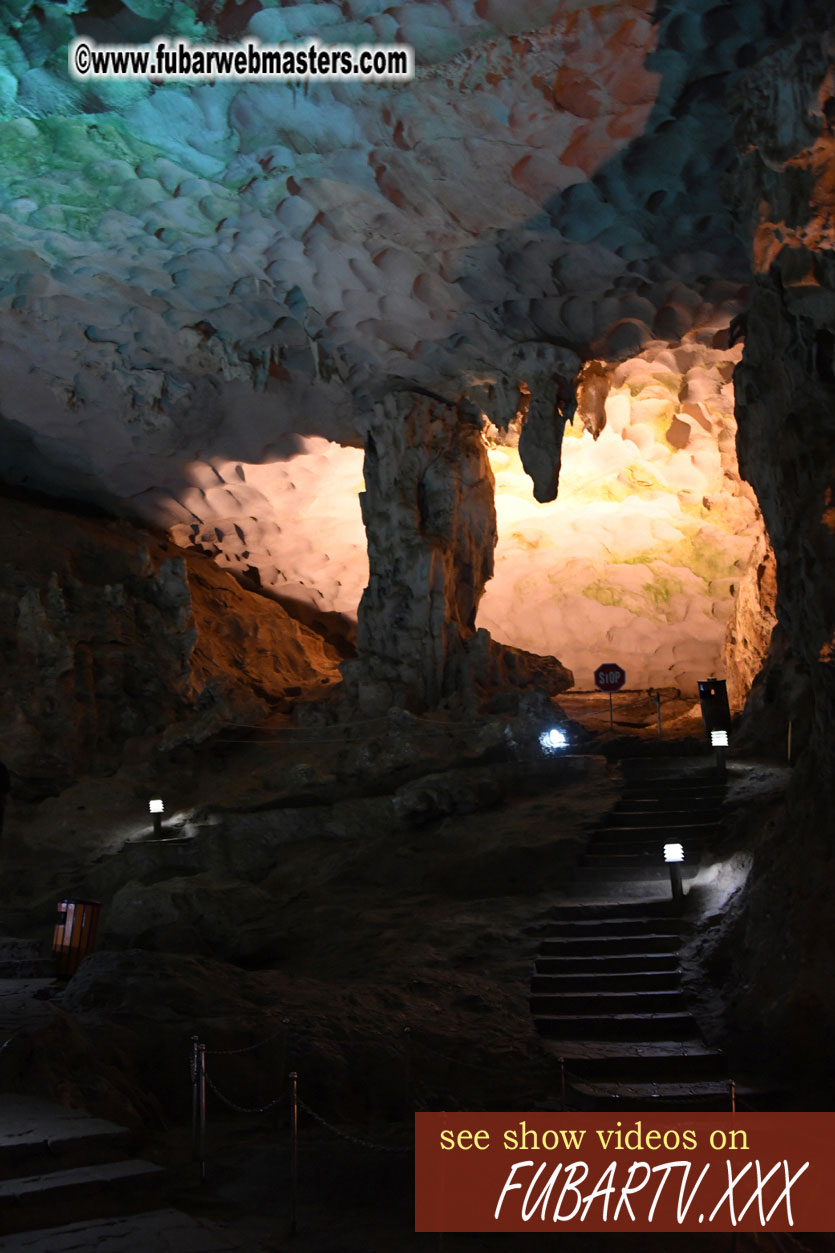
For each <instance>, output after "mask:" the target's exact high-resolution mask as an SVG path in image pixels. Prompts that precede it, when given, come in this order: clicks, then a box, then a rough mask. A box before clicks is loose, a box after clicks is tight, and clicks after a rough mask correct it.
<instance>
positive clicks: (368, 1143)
mask: <svg viewBox="0 0 835 1253" xmlns="http://www.w3.org/2000/svg"><path fill="white" fill-rule="evenodd" d="M297 1099H298V1102H299V1107H300V1109H303V1110H304V1112H305V1113H306V1114H309V1115H310V1117H311V1118H313V1119H314V1120H315V1121H316V1122H318V1123H319V1124H320V1126H322V1127H325V1128H326V1130H328V1131H330V1132H332V1134H333V1135H335V1136H339V1138H340V1140H347V1141H348V1143H349V1144H356V1145H359V1147H360V1148H362V1149H373V1150H375V1151H376V1152H378V1153H413V1152H414V1145H413V1144H377V1143H375V1142H374V1141H373V1140H364V1139H363V1138H362V1137H361V1136H355V1135H351V1133H350V1132H348V1131H342V1130H340V1128H339V1127H334V1125H333V1123H329V1122H328V1121H327V1119H325V1118H323V1117H322V1115H321V1114H317V1113H316V1110H315V1109H311V1108H310V1106H309V1105H308V1104H307V1102H306V1101H303V1100H302V1098H301V1097H298V1098H297Z"/></svg>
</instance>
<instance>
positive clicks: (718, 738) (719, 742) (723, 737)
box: [710, 731, 728, 748]
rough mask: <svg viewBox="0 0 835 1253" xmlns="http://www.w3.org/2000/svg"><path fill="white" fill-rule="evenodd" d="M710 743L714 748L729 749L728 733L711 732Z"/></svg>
mask: <svg viewBox="0 0 835 1253" xmlns="http://www.w3.org/2000/svg"><path fill="white" fill-rule="evenodd" d="M710 742H711V744H712V745H713V747H714V748H727V747H728V733H727V731H711V733H710Z"/></svg>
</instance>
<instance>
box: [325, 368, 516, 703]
mask: <svg viewBox="0 0 835 1253" xmlns="http://www.w3.org/2000/svg"><path fill="white" fill-rule="evenodd" d="M493 492H494V482H493V472H492V470H491V469H490V463H489V461H488V458H487V448H486V445H485V443H484V440H483V438H482V434H481V421H480V418H479V416H478V414H477V413H476V412H475V411H474V410H472V409H471V408H469V407H465V406H454V405H450V404H445V403H443V402H442V401H440V400H437V399H434V398H431V397H429V396H424V395H420V394H414V393H407V392H402V393H399V394H397V395H394V396H390V397H388V398H387V399H386V401H385V402H384V403H383V404H379V405H377V406H376V408H375V411H374V413H373V416H372V419H371V421H370V423H369V427H368V431H367V436H366V446H365V491H364V492H363V493H362V495H361V496H360V503H361V506H362V517H363V522H364V523H365V530H366V534H367V536H368V559H369V568H370V575H369V583H368V587H367V588H366V589H365V592H364V593H363V597H362V600H361V602H360V606H359V615H358V617H359V624H358V643H359V654H360V656H359V662H358V663H354V664H353V665H352V666H349V674H348V675H346V677H355V678H356V679H357V681H358V683H359V698H360V702H361V705H362V707H363V708H364V709H366V710H368V709H370V708H372V707H373V708H377V707H380V708H385V707H387V706H388V705H389V704H391V703H392V701H394V702H395V703H403V704H405V705H406V706H407V707H411V708H414V709H423V708H431V707H433V706H435V705H437V704H439V703H440V701H441V700H442V699H443V698H444V697H445V696H447V695H449V694H451V693H452V691H453V688H454V687H455V685H456V683H457V682H458V681H459V680H460V660H461V657H462V655H463V652H464V651H465V646H466V642H467V641H468V640H470V639H472V638H473V636H474V635H475V633H476V629H475V618H476V610H477V608H478V602H479V600H480V598H481V594H482V592H483V591H484V585H485V583H486V582H487V580H488V579H489V578H490V576H491V575H492V573H493V550H494V548H495V545H496V538H497V535H496V510H495V504H494V495H493Z"/></svg>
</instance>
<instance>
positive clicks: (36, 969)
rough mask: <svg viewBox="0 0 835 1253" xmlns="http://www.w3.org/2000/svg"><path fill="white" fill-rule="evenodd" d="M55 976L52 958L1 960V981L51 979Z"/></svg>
mask: <svg viewBox="0 0 835 1253" xmlns="http://www.w3.org/2000/svg"><path fill="white" fill-rule="evenodd" d="M54 974H55V960H54V958H52V957H27V958H7V959H3V958H0V979H50V978H52V977H53V976H54Z"/></svg>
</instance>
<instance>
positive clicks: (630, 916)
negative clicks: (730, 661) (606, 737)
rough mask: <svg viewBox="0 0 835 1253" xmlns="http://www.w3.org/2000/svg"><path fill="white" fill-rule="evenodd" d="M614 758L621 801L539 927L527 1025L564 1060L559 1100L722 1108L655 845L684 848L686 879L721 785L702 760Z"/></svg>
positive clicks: (715, 811)
mask: <svg viewBox="0 0 835 1253" xmlns="http://www.w3.org/2000/svg"><path fill="white" fill-rule="evenodd" d="M621 765H622V769H623V773H624V776H625V786H624V790H623V794H622V797H621V799H620V800H619V801H618V803H617V804H616V806H615V808H614V809H613V810H612V811H611V813H610V814H608V815H607V816H606V818H605V819H604V820H603V823H602V824H601V825H600V826H599V827H598V828H597V830H596V831H595V832H594V833H593V835H592V838H591V839H590V841H589V844H588V846H587V849H586V852H585V854H584V856H583V858H582V860H581V864H580V865H579V866H578V868H577V872H576V877H575V881H574V885H573V891H574V894H576V895H577V896H578V897H579V898H581V899H578V901H577V904H570V905H563V906H559V907H556V908H555V909H553V910H552V911H551V912H550V914H549V916H548V917H547V918H546V919H545V920H544V921H543V923H542V925H541V929H540V937H541V939H540V946H539V952H538V955H537V958H536V962H535V967H534V974H533V977H532V980H531V998H530V1000H531V1010H532V1012H533V1015H534V1021H535V1024H536V1028H537V1030H538V1031H539V1032H540V1034H541V1035H543V1036H545V1037H547V1038H548V1039H549V1040H552V1041H554V1046H553V1047H554V1050H555V1052H557V1053H558V1055H559V1056H560V1057H561V1058H562V1059H563V1066H564V1071H565V1083H566V1097H567V1103H569V1104H572V1105H574V1106H576V1107H579V1108H583V1107H585V1108H590V1109H603V1108H616V1109H648V1108H654V1107H665V1108H669V1109H717V1110H723V1109H724V1110H726V1109H728V1108H729V1103H730V1083H729V1078H728V1074H727V1069H726V1065H725V1060H724V1057H723V1055H722V1054H721V1053H719V1052H717V1051H715V1050H712V1049H710V1048H709V1047H707V1045H706V1044H705V1042H704V1040H703V1039H702V1037H701V1035H700V1032H699V1028H698V1024H697V1023H696V1021H695V1019H694V1018H693V1017H692V1015H691V1013H690V1011H689V1009H688V1007H687V1004H686V1001H685V998H684V996H683V993H682V989H681V969H680V956H679V954H680V949H681V945H682V941H683V938H684V937H686V934H687V931H688V923H687V921H686V914H683V913H682V911H681V910H680V909H679V908H678V907H677V906H675V905H674V903H673V900H672V893H671V890H670V882H669V870H668V868H667V866H666V865H665V864H664V853H663V845H664V844H665V843H668V842H676V843H680V844H681V845H682V846H683V850H684V863H683V877H684V882H685V885H686V884H687V882H688V881H689V880H690V879H692V878H693V877H694V875H695V873H696V871H697V869H698V865H699V860H700V858H701V853H702V848H703V844H704V841H705V840H706V839H709V838H710V837H711V836H713V835H714V834H715V833H716V831H717V830H718V827H719V824H720V815H721V804H722V798H723V794H724V786H720V785H718V784H717V783H716V781H715V779H714V777H713V771H712V769H711V767H710V765H707V764H706V765H694V764H693V763H685V762H684V761H683V760H682V759H669V758H668V759H666V760H664V761H660V760H658V759H646V758H640V759H629V760H626V761H624V762H622V763H621Z"/></svg>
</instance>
